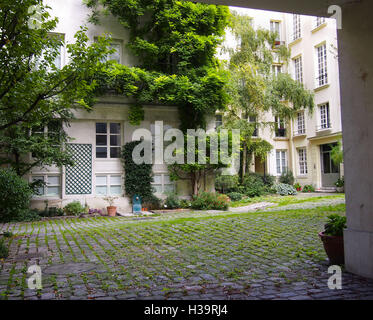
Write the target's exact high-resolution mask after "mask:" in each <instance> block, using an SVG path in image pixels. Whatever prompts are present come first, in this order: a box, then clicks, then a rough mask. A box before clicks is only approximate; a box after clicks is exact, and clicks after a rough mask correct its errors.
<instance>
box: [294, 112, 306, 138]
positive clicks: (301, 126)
mask: <svg viewBox="0 0 373 320" xmlns="http://www.w3.org/2000/svg"><path fill="white" fill-rule="evenodd" d="M305 133H306V123H305V120H304V111H302V112H298V114H297V131H296V134H305Z"/></svg>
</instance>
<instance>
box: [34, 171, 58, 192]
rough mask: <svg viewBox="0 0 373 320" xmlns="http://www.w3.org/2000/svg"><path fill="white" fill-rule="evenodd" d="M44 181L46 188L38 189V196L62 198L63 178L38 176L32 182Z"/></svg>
mask: <svg viewBox="0 0 373 320" xmlns="http://www.w3.org/2000/svg"><path fill="white" fill-rule="evenodd" d="M35 181H42V182H44V186H40V187H39V188H38V189H37V192H36V194H35V195H36V196H44V197H60V195H61V177H60V176H58V175H37V176H32V182H35Z"/></svg>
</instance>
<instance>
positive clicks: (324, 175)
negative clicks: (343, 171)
mask: <svg viewBox="0 0 373 320" xmlns="http://www.w3.org/2000/svg"><path fill="white" fill-rule="evenodd" d="M336 145H337V143H328V144H323V145H320V155H321V186H322V187H335V185H334V183H335V182H336V181H337V180H338V178H339V166H336V165H335V164H334V162H333V160H332V157H331V152H332V148H333V147H334V146H336Z"/></svg>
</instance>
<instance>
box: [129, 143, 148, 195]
mask: <svg viewBox="0 0 373 320" xmlns="http://www.w3.org/2000/svg"><path fill="white" fill-rule="evenodd" d="M139 143H141V141H132V142H129V143H127V144H125V145H124V146H123V150H122V158H123V166H124V172H125V178H124V187H125V190H126V194H127V195H128V196H129V197H131V198H132V197H133V196H134V195H139V196H141V198H142V200H143V201H150V200H152V199H153V191H154V190H153V187H152V185H151V183H152V182H153V171H152V165H151V164H140V165H139V164H136V163H135V162H134V161H133V159H132V152H133V149H134V148H135V147H136V146H137V145H138V144H139Z"/></svg>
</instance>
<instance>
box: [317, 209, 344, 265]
mask: <svg viewBox="0 0 373 320" xmlns="http://www.w3.org/2000/svg"><path fill="white" fill-rule="evenodd" d="M345 228H346V217H344V216H340V215H338V214H331V215H329V216H328V221H327V223H326V224H325V231H324V232H320V233H319V236H320V239H321V241H322V242H323V244H324V249H325V252H326V254H327V255H328V258H329V262H330V264H332V265H334V264H336V265H340V264H344V246H343V229H345Z"/></svg>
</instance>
